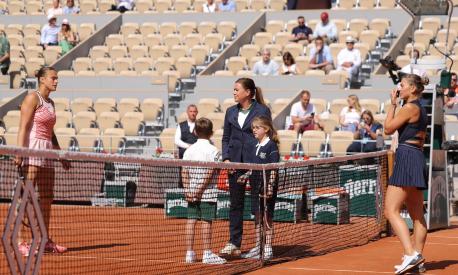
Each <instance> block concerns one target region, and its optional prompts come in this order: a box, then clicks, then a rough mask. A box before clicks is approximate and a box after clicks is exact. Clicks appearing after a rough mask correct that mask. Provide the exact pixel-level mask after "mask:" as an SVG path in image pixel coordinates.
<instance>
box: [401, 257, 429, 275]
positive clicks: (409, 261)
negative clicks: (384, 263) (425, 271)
mask: <svg viewBox="0 0 458 275" xmlns="http://www.w3.org/2000/svg"><path fill="white" fill-rule="evenodd" d="M424 261H425V259H424V258H423V256H422V255H421V254H420V253H418V252H416V251H415V253H414V254H413V255H412V256H409V255H404V260H403V261H402V264H401V265H400V266H399V268H398V269H396V272H395V274H404V273H406V272H407V271H409V270H412V269H414V268H415V267H417V266H418V265H420V264H421V263H423V262H424Z"/></svg>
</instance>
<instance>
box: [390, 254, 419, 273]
mask: <svg viewBox="0 0 458 275" xmlns="http://www.w3.org/2000/svg"><path fill="white" fill-rule="evenodd" d="M401 260H404V256H402V258H401ZM400 266H401V265H395V266H394V269H395V270H396V269H399V267H400ZM417 271H418V272H419V273H425V272H426V267H425V263H421V264H419V265H418V270H417Z"/></svg>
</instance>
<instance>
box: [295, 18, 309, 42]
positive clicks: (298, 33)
mask: <svg viewBox="0 0 458 275" xmlns="http://www.w3.org/2000/svg"><path fill="white" fill-rule="evenodd" d="M312 34H313V31H312V29H311V28H309V27H307V26H306V25H305V18H304V16H299V17H298V18H297V26H296V27H294V28H293V30H292V31H291V35H292V38H291V41H293V42H298V43H301V44H303V45H308V44H309V43H310V41H311V39H312Z"/></svg>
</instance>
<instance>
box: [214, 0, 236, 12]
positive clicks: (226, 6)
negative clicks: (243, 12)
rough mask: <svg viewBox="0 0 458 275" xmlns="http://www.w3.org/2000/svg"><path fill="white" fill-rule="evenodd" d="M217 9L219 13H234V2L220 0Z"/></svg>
mask: <svg viewBox="0 0 458 275" xmlns="http://www.w3.org/2000/svg"><path fill="white" fill-rule="evenodd" d="M218 9H219V11H221V12H226V11H232V12H234V11H236V6H235V2H234V1H232V0H222V1H221V3H219V5H218Z"/></svg>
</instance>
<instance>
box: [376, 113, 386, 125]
mask: <svg viewBox="0 0 458 275" xmlns="http://www.w3.org/2000/svg"><path fill="white" fill-rule="evenodd" d="M385 119H386V114H375V115H374V121H376V122H379V123H380V124H382V125H384V123H385Z"/></svg>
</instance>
